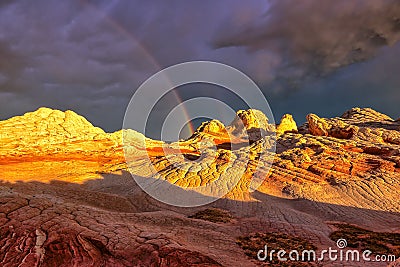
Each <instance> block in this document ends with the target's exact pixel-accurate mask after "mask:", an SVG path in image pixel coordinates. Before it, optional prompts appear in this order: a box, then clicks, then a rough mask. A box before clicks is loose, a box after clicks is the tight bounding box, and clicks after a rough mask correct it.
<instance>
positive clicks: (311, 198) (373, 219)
mask: <svg viewBox="0 0 400 267" xmlns="http://www.w3.org/2000/svg"><path fill="white" fill-rule="evenodd" d="M237 115H238V116H237V118H235V119H234V120H233V122H232V124H231V125H228V126H224V125H223V124H222V123H221V122H218V121H211V122H208V123H204V124H203V125H202V126H201V127H200V128H199V129H198V130H197V131H196V133H194V135H193V136H192V137H191V138H190V139H188V140H184V141H179V142H175V143H171V144H165V143H163V142H161V141H157V140H151V139H147V138H145V137H144V136H143V135H142V134H140V133H137V132H135V131H132V130H124V131H120V132H116V133H113V134H108V133H105V132H104V131H103V130H101V129H100V128H96V127H94V126H93V125H92V124H90V122H88V121H87V120H86V119H84V118H83V117H81V116H79V115H77V114H76V113H74V112H72V111H66V112H61V111H57V110H51V109H47V108H41V109H39V110H37V111H35V112H32V113H27V114H25V115H24V116H19V117H14V118H11V119H9V120H6V121H2V122H0V144H1V146H0V165H1V166H0V179H1V180H2V184H1V185H0V234H1V236H2V238H1V240H0V262H2V264H3V265H4V266H7V264H8V266H18V264H21V266H40V265H43V266H73V265H74V264H77V265H78V266H101V265H104V266H110V265H111V266H221V265H222V266H237V265H238V264H240V265H241V266H253V265H254V262H253V261H252V260H251V259H249V258H247V257H246V255H245V254H244V252H243V251H242V250H241V248H240V247H239V246H238V245H237V244H236V238H237V237H238V236H243V235H246V234H249V233H253V232H265V231H269V232H271V231H275V232H284V233H288V234H291V235H295V236H296V235H297V236H302V237H304V238H306V239H307V240H308V241H310V242H311V243H312V244H313V245H315V246H317V247H323V246H328V245H332V244H334V243H333V241H332V240H330V239H329V234H330V233H331V232H332V229H331V228H330V226H329V224H328V223H327V222H330V221H342V222H346V223H352V224H356V225H360V226H362V227H364V228H366V229H369V230H375V231H377V230H379V231H386V232H400V228H399V225H400V215H399V212H400V200H399V197H398V192H399V190H400V183H399V181H400V178H399V177H400V122H399V121H398V120H397V121H395V120H393V119H391V118H390V117H388V116H386V115H384V114H381V113H379V112H376V111H374V110H371V109H360V108H354V109H351V110H349V111H347V112H345V113H344V114H343V115H342V116H341V117H336V118H330V119H329V118H320V117H318V116H317V115H314V114H310V115H308V116H307V123H305V124H304V125H301V126H299V127H297V125H296V122H295V121H294V120H293V118H292V117H291V116H290V115H285V116H284V117H283V118H282V120H281V123H280V124H279V125H272V124H270V123H269V122H268V119H267V118H266V117H265V116H264V115H263V114H262V113H261V112H260V111H255V110H248V111H240V112H238V114H237ZM275 132H276V137H275V135H274V134H271V133H275ZM123 136H124V142H123V138H122V137H123ZM144 144H145V145H144ZM124 145H125V148H126V149H127V150H129V151H130V152H131V153H130V157H131V158H130V161H129V162H130V164H129V170H130V171H132V172H133V173H134V174H136V175H139V176H141V177H142V178H143V179H162V180H165V181H167V182H169V183H171V184H174V185H175V186H177V188H185V187H187V186H189V185H190V186H197V185H203V184H207V183H209V182H211V181H214V180H216V179H218V178H219V177H220V175H221V174H222V173H224V172H230V173H232V174H233V175H234V173H235V170H236V168H238V166H243V165H244V164H245V165H244V166H245V167H246V171H245V173H244V175H243V176H242V177H239V178H240V179H239V180H238V183H237V184H236V186H234V187H233V189H232V190H231V191H230V192H229V193H228V194H226V196H225V197H224V198H223V199H221V200H218V201H217V202H215V203H213V204H211V205H208V206H212V207H214V208H218V209H222V210H228V211H229V212H230V214H232V216H233V219H232V220H231V221H227V222H225V223H223V222H219V223H218V222H216V223H214V222H207V221H203V220H199V219H196V216H193V215H194V214H196V212H199V211H201V210H202V209H205V208H206V207H199V208H191V209H184V208H175V207H171V206H168V205H165V204H162V203H159V202H157V201H156V200H154V199H152V198H151V197H149V196H147V195H146V194H145V193H144V192H143V191H142V190H141V189H140V188H139V187H138V186H137V185H136V184H135V182H134V180H133V179H132V178H131V177H130V174H129V173H127V170H128V166H127V164H126V163H125V157H124V151H123V148H124ZM211 146H214V147H215V149H216V151H215V154H207V151H208V149H209V147H211ZM274 146H276V154H273V153H271V152H269V150H270V149H271V148H272V147H274ZM165 151H167V152H165ZM262 152H266V153H265V154H266V157H264V158H263V159H262V160H260V158H259V154H260V153H262ZM178 153H183V154H184V155H186V159H187V160H185V161H182V160H181V159H180V158H179V159H178V157H179V155H178ZM200 156H204V157H208V156H209V157H211V156H212V157H213V158H212V159H211V160H210V161H209V163H207V164H203V165H202V163H201V161H200V162H196V161H195V160H194V159H198V158H199V157H200ZM144 157H146V158H147V157H149V159H150V161H148V160H143V159H144ZM188 159H189V160H188ZM245 159H246V160H245ZM179 160H180V161H179ZM176 162H179V164H178V165H177V164H176ZM173 163H174V164H173ZM267 163H272V166H271V168H270V169H269V168H267V166H268V164H267ZM256 166H258V167H259V168H258V169H257V170H258V171H257V172H256ZM156 170H157V172H156ZM254 175H255V176H257V177H258V178H261V179H263V180H264V182H263V183H262V184H261V186H260V187H259V188H258V189H257V191H256V192H254V193H250V191H249V188H250V183H249V180H250V179H251V177H252V176H254ZM181 190H184V189H181ZM189 217H192V218H189ZM374 264H375V265H371V266H385V265H382V264H381V265H380V264H379V263H374Z"/></svg>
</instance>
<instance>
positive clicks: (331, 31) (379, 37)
mask: <svg viewBox="0 0 400 267" xmlns="http://www.w3.org/2000/svg"><path fill="white" fill-rule="evenodd" d="M399 39H400V2H399V1H395V0H393V1H391V0H380V1H379V0H376V1H374V0H370V1H369V0H334V1H333V0H325V1H319V0H302V1H294V0H293V1H288V0H279V1H278V0H275V1H274V0H271V1H268V0H247V1H243V0H220V1H214V0H209V1H208V0H202V1H184V0H180V1H179V0H169V1H164V0H150V1H144V0H142V1H128V0H126V1H123V0H105V1H94V0H93V1H77V0H76V1H74V0H71V1H56V0H37V1H30V0H20V1H19V0H16V1H5V0H3V1H1V2H0V59H1V60H0V119H6V118H8V117H11V116H14V115H19V114H23V113H24V112H27V111H32V110H35V109H37V108H38V107H41V106H47V107H52V108H57V109H61V110H66V109H72V110H74V111H76V112H78V113H80V114H82V115H84V116H85V117H86V118H88V119H89V120H90V121H91V122H93V123H94V124H95V125H97V126H101V127H103V128H104V129H105V130H107V131H114V130H117V129H119V128H121V127H122V121H123V115H124V112H125V109H126V106H127V104H128V102H129V100H130V98H131V96H132V95H133V93H134V92H135V90H136V89H137V88H138V86H139V85H140V84H141V83H142V82H144V81H145V80H146V79H147V78H149V77H150V76H151V75H152V74H154V73H155V72H157V71H159V70H161V69H162V68H164V67H167V66H171V65H173V64H177V63H181V62H185V61H190V60H212V61H218V62H222V63H226V64H229V65H231V66H233V67H235V68H238V69H239V70H241V71H243V72H244V73H246V74H247V75H249V76H250V77H251V78H252V79H254V80H255V81H256V83H257V84H258V85H259V86H260V87H261V88H262V90H263V93H264V95H265V96H266V97H267V99H268V100H269V103H270V105H271V108H272V111H273V113H274V115H275V118H276V120H279V118H280V117H281V116H282V115H283V114H284V113H292V114H293V115H294V116H295V118H296V120H297V121H298V122H299V123H302V122H304V120H305V115H306V114H308V113H310V112H313V113H316V114H318V115H320V116H339V115H341V114H342V113H343V112H344V111H345V110H347V109H349V108H351V107H354V106H361V107H367V106H368V107H372V108H375V109H377V110H379V111H381V112H384V113H387V114H389V115H390V116H392V117H394V118H398V117H400V109H399V102H400V92H399V89H400V75H399V74H400V60H398V59H399V58H400V42H399ZM182 90H183V89H182ZM190 90H191V91H190ZM201 90H202V89H201V88H200V87H189V88H187V90H186V91H185V92H182V94H181V95H183V98H185V99H186V98H190V97H191V96H192V95H197V94H199V91H201ZM217 91H218V90H216V89H215V88H212V89H210V88H208V87H206V86H205V87H204V91H202V94H203V95H204V94H206V93H210V94H211V95H213V96H215V97H218V95H219V96H220V98H222V99H223V98H224V97H223V96H224V95H225V94H224V93H223V92H222V93H216V92H217ZM167 100H168V98H167ZM171 101H173V100H172V98H171V99H169V100H168V101H167V102H168V103H169V104H171V105H172V106H174V105H175V104H174V103H172V102H171Z"/></svg>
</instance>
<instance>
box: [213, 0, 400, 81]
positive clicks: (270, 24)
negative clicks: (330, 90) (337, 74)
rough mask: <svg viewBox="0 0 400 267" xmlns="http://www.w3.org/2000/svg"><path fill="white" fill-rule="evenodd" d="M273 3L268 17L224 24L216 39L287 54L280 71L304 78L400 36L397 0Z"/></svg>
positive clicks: (360, 58) (353, 59)
mask: <svg viewBox="0 0 400 267" xmlns="http://www.w3.org/2000/svg"><path fill="white" fill-rule="evenodd" d="M270 3H271V6H270V8H269V10H268V12H267V13H266V14H265V15H264V17H263V18H262V20H261V19H260V20H253V21H251V22H250V23H248V24H243V25H241V26H240V27H237V28H235V29H232V28H229V29H227V28H226V27H222V28H221V30H220V31H219V33H218V37H216V40H215V42H214V45H215V46H216V47H218V48H221V47H230V46H243V47H246V48H248V49H249V50H251V51H257V50H267V51H271V52H273V53H275V54H277V55H279V57H280V59H281V60H280V64H279V66H277V69H276V74H277V75H279V74H283V75H284V76H285V78H293V77H299V78H302V77H304V76H307V75H316V76H318V75H320V74H326V73H329V72H331V71H332V70H335V69H338V68H340V67H343V66H346V65H349V64H352V63H355V62H359V61H364V60H367V59H369V58H371V57H372V56H374V55H375V54H376V52H377V50H378V49H380V48H381V47H383V46H387V45H389V46H390V45H393V44H394V43H395V42H397V41H398V40H399V39H400V2H399V1H397V0H383V1H365V0H352V1H348V0H325V1H315V0H302V1H293V0H272V1H270ZM228 26H229V24H228Z"/></svg>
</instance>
